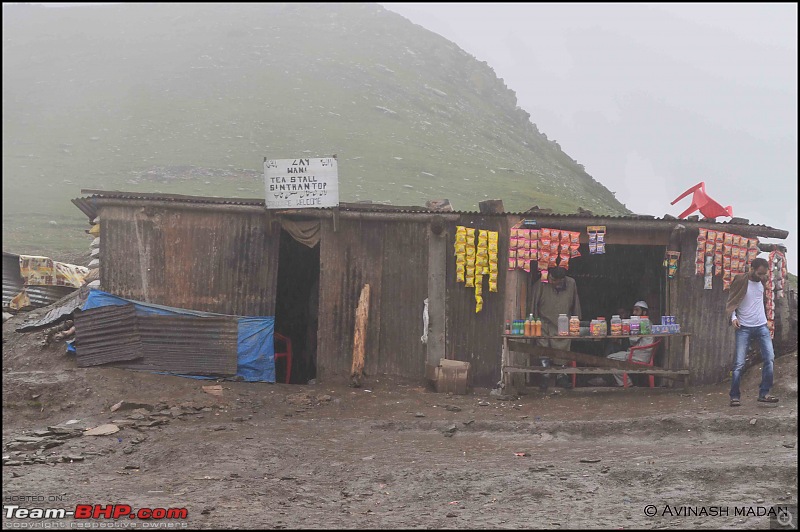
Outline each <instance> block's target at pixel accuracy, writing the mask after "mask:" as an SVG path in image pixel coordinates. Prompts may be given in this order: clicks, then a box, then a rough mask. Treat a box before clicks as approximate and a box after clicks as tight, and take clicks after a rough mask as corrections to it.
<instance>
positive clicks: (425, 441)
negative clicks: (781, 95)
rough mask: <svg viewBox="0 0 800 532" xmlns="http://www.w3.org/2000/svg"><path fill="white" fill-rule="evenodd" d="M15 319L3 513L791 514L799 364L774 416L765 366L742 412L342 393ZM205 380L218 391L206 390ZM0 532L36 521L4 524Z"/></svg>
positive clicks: (629, 397)
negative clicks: (181, 371)
mask: <svg viewBox="0 0 800 532" xmlns="http://www.w3.org/2000/svg"><path fill="white" fill-rule="evenodd" d="M21 321H22V319H21V317H17V318H14V319H12V320H10V321H9V322H7V323H5V324H4V326H3V504H4V506H8V505H9V504H18V505H19V506H21V507H23V508H33V507H45V508H67V509H71V508H74V507H75V505H77V504H102V505H107V504H118V505H119V504H127V505H130V506H131V507H133V508H135V509H138V508H186V509H187V510H188V518H187V519H186V520H178V521H171V522H170V524H171V525H172V526H173V527H186V528H197V529H201V528H202V529H211V528H228V529H230V528H461V529H474V528H614V529H620V528H626V529H627V528H648V529H651V528H674V529H683V528H690V529H695V528H714V529H716V528H735V529H750V528H769V518H768V517H766V516H764V515H761V516H759V515H757V514H759V513H762V514H763V513H764V512H765V511H766V509H768V508H770V507H771V506H773V505H781V506H785V505H796V504H797V353H796V352H794V353H792V354H787V355H784V356H781V357H779V358H778V359H777V360H776V385H775V388H774V389H773V393H775V394H777V395H779V396H780V397H781V402H780V403H779V404H778V405H777V406H771V405H769V406H767V405H763V404H761V403H757V402H756V400H755V399H756V395H757V387H758V383H759V380H760V367H755V368H753V369H752V370H751V371H749V372H748V374H747V375H746V377H745V379H744V382H743V386H742V388H743V396H742V406H741V407H740V408H730V407H729V406H728V395H727V391H728V385H727V384H725V383H723V384H721V385H718V386H704V387H695V388H693V389H691V390H690V393H685V392H684V391H683V390H681V389H674V390H673V389H652V390H651V389H648V388H634V389H629V390H620V389H612V388H579V389H576V390H563V389H556V390H557V391H556V393H552V392H553V391H552V390H551V393H549V394H547V395H544V394H542V393H541V392H539V391H538V389H531V391H530V393H529V394H526V395H523V396H520V397H518V398H514V399H511V400H509V399H504V398H501V399H498V398H496V397H493V396H491V395H490V394H489V390H485V389H477V390H474V393H473V394H471V395H463V396H459V395H443V394H436V393H434V392H432V391H431V390H429V389H427V388H426V387H424V386H422V385H420V384H419V383H404V382H397V381H389V380H386V379H384V378H377V379H375V378H373V379H367V380H366V381H365V382H364V386H363V387H362V388H359V389H353V388H349V387H347V386H346V385H345V383H341V384H333V383H320V384H315V385H306V386H303V385H284V384H265V383H243V382H220V383H216V382H214V381H198V380H193V379H185V378H180V377H173V376H165V375H156V374H149V373H141V372H134V371H127V370H121V369H107V368H87V369H83V368H77V366H76V365H75V363H74V360H73V359H72V358H70V357H68V356H67V355H65V352H64V345H63V343H60V344H59V343H56V344H51V345H49V346H42V345H41V343H42V340H43V338H44V334H43V333H42V332H34V333H25V334H20V333H15V332H14V327H15V326H18V324H19V323H20V322H21ZM214 384H220V385H221V386H222V396H221V397H217V396H214V395H211V394H209V393H205V392H204V391H203V388H202V387H203V386H204V385H205V386H208V385H214ZM123 400H124V401H127V402H128V403H125V404H123V406H122V407H121V408H119V409H117V410H116V411H113V412H112V411H111V407H112V406H113V405H115V404H116V403H118V402H119V401H123ZM74 420H76V421H74ZM71 421H73V422H71ZM70 422H71V423H70ZM112 422H113V423H115V424H116V425H117V426H118V427H119V428H120V430H119V431H118V432H116V433H114V434H110V435H106V436H89V435H84V429H86V428H90V427H97V426H99V425H102V424H107V423H112ZM48 427H54V428H50V429H48ZM37 431H38V432H37ZM33 497H40V498H43V499H44V501H47V500H48V499H52V500H53V502H33V501H31V500H30V499H31V498H33ZM648 505H655V507H656V513H657V515H656V516H655V517H649V516H647V515H645V510H646V507H647V506H648ZM715 509H716V510H715ZM691 510H694V512H695V513H697V514H700V515H691V516H685V515H683V516H679V515H678V513H679V512H684V514H685V512H687V511H691ZM736 512H744V513H745V515H736ZM725 513H727V515H725ZM720 514H722V515H720ZM2 524H3V528H4V529H5V528H23V527H24V528H31V527H33V526H41V525H42V524H43V522H42V521H39V520H35V519H34V520H30V519H20V518H11V517H8V514H7V510H4V513H3V522H2ZM44 524H45V525H46V526H47V527H48V528H57V527H64V528H66V527H72V528H77V527H79V526H81V527H89V526H91V527H94V528H98V527H103V528H108V527H110V526H116V527H119V528H123V527H124V528H144V527H148V528H151V527H154V526H156V525H157V523H155V522H153V521H142V520H131V519H120V520H118V521H112V520H107V519H100V520H99V521H94V522H87V521H76V520H72V519H67V520H56V521H48V522H46V523H44ZM166 525H167V523H160V524H158V526H166Z"/></svg>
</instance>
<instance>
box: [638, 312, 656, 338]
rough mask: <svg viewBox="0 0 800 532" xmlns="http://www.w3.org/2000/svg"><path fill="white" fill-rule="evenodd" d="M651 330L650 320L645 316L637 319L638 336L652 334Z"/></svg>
mask: <svg viewBox="0 0 800 532" xmlns="http://www.w3.org/2000/svg"><path fill="white" fill-rule="evenodd" d="M652 332H653V331H652V329H651V328H650V318H648V317H647V316H642V317H641V318H639V334H641V335H645V334H652Z"/></svg>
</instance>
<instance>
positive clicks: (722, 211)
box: [670, 181, 733, 218]
mask: <svg viewBox="0 0 800 532" xmlns="http://www.w3.org/2000/svg"><path fill="white" fill-rule="evenodd" d="M689 194H692V204H691V205H689V208H688V209H686V210H685V211H683V212H682V213H681V214H679V215H678V218H686V217H687V216H689V215H690V214H692V213H693V212H694V211H697V210H699V211H700V214H702V215H703V216H705V217H706V218H716V217H717V216H733V207H731V206H730V205H728V206H727V207H723V206H722V205H720V204H719V203H717V202H716V201H714V200H713V199H711V198H710V197H709V195H708V194H706V183H705V181H701V182H699V183H698V184H696V185H695V186H693V187H692V188H690V189H689V190H687V191H686V192H684V193H683V194H681V195H680V196H678V197H677V198H675V199H674V200H672V202H671V203H670V205H675V204H676V203H677V202H679V201H680V200H682V199H683V198H685V197H686V196H688V195H689Z"/></svg>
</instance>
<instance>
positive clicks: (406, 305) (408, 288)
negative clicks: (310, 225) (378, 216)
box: [317, 219, 428, 379]
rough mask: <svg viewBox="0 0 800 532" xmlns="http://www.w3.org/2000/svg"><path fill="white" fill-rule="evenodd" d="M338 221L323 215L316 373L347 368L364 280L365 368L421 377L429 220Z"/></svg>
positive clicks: (341, 372) (336, 373) (342, 372)
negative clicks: (366, 305)
mask: <svg viewBox="0 0 800 532" xmlns="http://www.w3.org/2000/svg"><path fill="white" fill-rule="evenodd" d="M337 229H338V230H337V231H334V230H333V221H332V220H330V219H328V220H322V242H321V244H320V245H321V249H320V307H319V308H320V314H319V334H318V347H317V375H318V376H319V377H320V379H329V378H332V377H347V376H349V375H350V371H351V365H352V359H353V328H354V325H355V314H356V307H357V306H358V299H359V296H360V295H361V290H362V288H363V286H364V284H367V283H368V284H369V285H370V305H369V320H368V325H367V343H366V354H365V360H364V372H365V373H366V374H367V375H368V376H371V377H375V376H378V375H384V374H385V375H392V376H402V377H406V378H412V379H419V378H423V377H424V375H425V346H424V344H422V342H421V341H420V336H422V332H423V331H422V311H423V305H424V303H423V301H424V299H425V298H426V297H427V291H428V288H427V286H428V284H427V283H428V223H427V222H422V221H421V222H405V221H402V222H400V221H379V220H339V221H338V222H337Z"/></svg>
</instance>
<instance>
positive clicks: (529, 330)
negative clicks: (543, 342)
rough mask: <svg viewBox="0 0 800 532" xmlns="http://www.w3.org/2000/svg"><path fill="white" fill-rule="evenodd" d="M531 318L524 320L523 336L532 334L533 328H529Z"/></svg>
mask: <svg viewBox="0 0 800 532" xmlns="http://www.w3.org/2000/svg"><path fill="white" fill-rule="evenodd" d="M531 325H532V324H531V319H530V318H527V319H526V320H525V336H533V329H532V328H531Z"/></svg>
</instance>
